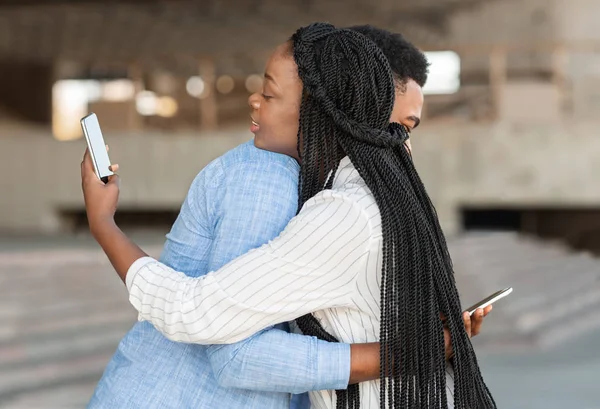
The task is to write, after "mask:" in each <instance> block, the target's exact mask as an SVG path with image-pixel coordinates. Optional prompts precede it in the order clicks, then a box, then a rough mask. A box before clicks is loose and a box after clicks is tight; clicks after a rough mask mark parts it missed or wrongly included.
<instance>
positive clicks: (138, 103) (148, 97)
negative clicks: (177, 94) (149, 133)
mask: <svg viewBox="0 0 600 409" xmlns="http://www.w3.org/2000/svg"><path fill="white" fill-rule="evenodd" d="M135 107H136V109H137V111H138V113H139V114H140V115H144V116H152V115H156V114H157V111H158V98H157V97H156V94H155V93H154V92H152V91H141V92H140V93H139V94H137V97H136V99H135Z"/></svg>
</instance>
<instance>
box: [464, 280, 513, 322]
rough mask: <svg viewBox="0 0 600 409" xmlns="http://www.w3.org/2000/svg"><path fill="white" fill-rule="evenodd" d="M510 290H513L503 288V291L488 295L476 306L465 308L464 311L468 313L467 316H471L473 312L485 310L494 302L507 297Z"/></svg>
mask: <svg viewBox="0 0 600 409" xmlns="http://www.w3.org/2000/svg"><path fill="white" fill-rule="evenodd" d="M512 290H513V289H512V287H509V288H505V289H504V290H500V291H497V292H495V293H494V294H492V295H490V296H489V297H486V298H484V299H483V300H481V301H479V302H477V303H476V304H473V305H472V306H470V307H469V308H467V309H466V310H465V311H468V312H469V315H473V313H474V312H475V311H477V310H478V309H479V308H485V307H487V306H488V305H491V304H493V303H494V302H496V301H498V300H499V299H501V298H504V297H506V296H507V295H509V294H510V293H512Z"/></svg>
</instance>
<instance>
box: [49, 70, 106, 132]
mask: <svg viewBox="0 0 600 409" xmlns="http://www.w3.org/2000/svg"><path fill="white" fill-rule="evenodd" d="M100 95H101V87H100V83H99V82H98V81H93V80H60V81H57V82H56V83H55V84H54V85H53V87H52V134H53V135H54V137H55V138H56V139H58V140H59V141H70V140H74V139H79V138H81V137H82V132H81V126H80V124H79V121H80V119H81V118H83V117H84V116H85V115H87V114H88V112H87V111H88V103H89V101H90V100H92V99H99V96H100Z"/></svg>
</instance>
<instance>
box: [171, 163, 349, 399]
mask: <svg viewBox="0 0 600 409" xmlns="http://www.w3.org/2000/svg"><path fill="white" fill-rule="evenodd" d="M224 174H225V178H224V180H223V181H222V182H221V184H220V186H219V189H218V192H217V193H216V194H218V195H220V196H219V197H218V200H215V202H216V203H217V205H216V206H215V208H214V209H213V211H212V212H211V213H213V214H212V216H213V219H212V221H213V223H214V225H213V226H212V228H213V239H212V247H211V250H210V254H209V255H208V265H207V266H205V271H214V270H217V269H219V268H220V267H221V266H222V265H224V264H226V263H227V262H229V261H231V260H232V259H234V258H236V257H238V256H239V255H241V254H244V253H246V252H247V251H248V250H250V249H252V248H256V247H259V246H261V245H263V244H264V243H266V242H268V241H269V240H271V239H273V238H275V237H276V236H278V235H279V233H280V232H281V231H282V230H283V229H284V228H285V226H286V225H287V223H288V222H289V220H290V219H291V218H292V217H293V216H294V215H295V214H296V208H297V189H298V187H297V186H298V185H297V179H296V175H294V174H293V172H292V171H291V170H290V169H289V168H287V167H286V166H284V165H283V164H280V163H277V162H267V163H265V162H262V161H256V162H244V163H243V164H237V165H234V166H232V167H231V168H228V169H227V170H226V172H224ZM204 208H206V206H204ZM182 212H183V209H182ZM180 218H182V220H183V219H185V218H186V217H185V216H184V215H180ZM172 241H174V242H175V240H172ZM194 251H200V253H198V254H202V251H201V249H191V248H190V249H188V254H194V253H193V252H194ZM199 265H200V264H199ZM281 328H284V327H281ZM208 356H209V359H210V361H211V365H212V367H213V371H214V374H215V376H216V378H217V380H218V381H219V383H220V384H221V385H223V386H230V387H236V388H242V389H251V390H260V391H269V392H291V393H300V392H305V391H309V390H323V389H345V388H346V387H347V385H348V380H349V377H350V346H349V345H347V344H338V343H329V342H325V341H320V340H317V339H316V338H314V337H308V336H303V335H298V334H290V333H287V332H285V331H282V330H281V329H278V328H271V329H266V330H263V331H261V332H259V333H258V334H255V335H254V336H252V337H250V338H248V339H246V340H244V341H241V342H238V343H236V344H231V345H213V346H209V347H208Z"/></svg>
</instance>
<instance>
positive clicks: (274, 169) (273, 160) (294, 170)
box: [200, 140, 300, 187]
mask: <svg viewBox="0 0 600 409" xmlns="http://www.w3.org/2000/svg"><path fill="white" fill-rule="evenodd" d="M299 170H300V167H299V165H298V163H297V162H296V161H295V160H294V159H292V158H290V157H289V156H286V155H282V154H279V153H275V152H269V151H265V150H262V149H258V148H257V147H255V146H254V141H253V140H251V141H249V142H246V143H244V144H241V145H239V146H237V147H236V148H234V149H232V150H230V151H228V152H226V153H225V154H223V155H222V156H220V157H218V158H217V159H215V160H214V161H212V162H211V163H210V164H209V165H207V166H206V167H205V168H204V169H203V170H202V171H201V172H200V174H203V176H204V179H205V180H206V182H207V187H219V186H221V185H222V183H223V182H231V181H234V182H235V181H248V180H251V181H255V182H256V183H260V182H262V181H265V182H268V181H271V182H273V181H274V180H273V178H275V180H278V181H280V182H281V181H284V182H287V183H292V184H295V185H297V183H298V173H299Z"/></svg>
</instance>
